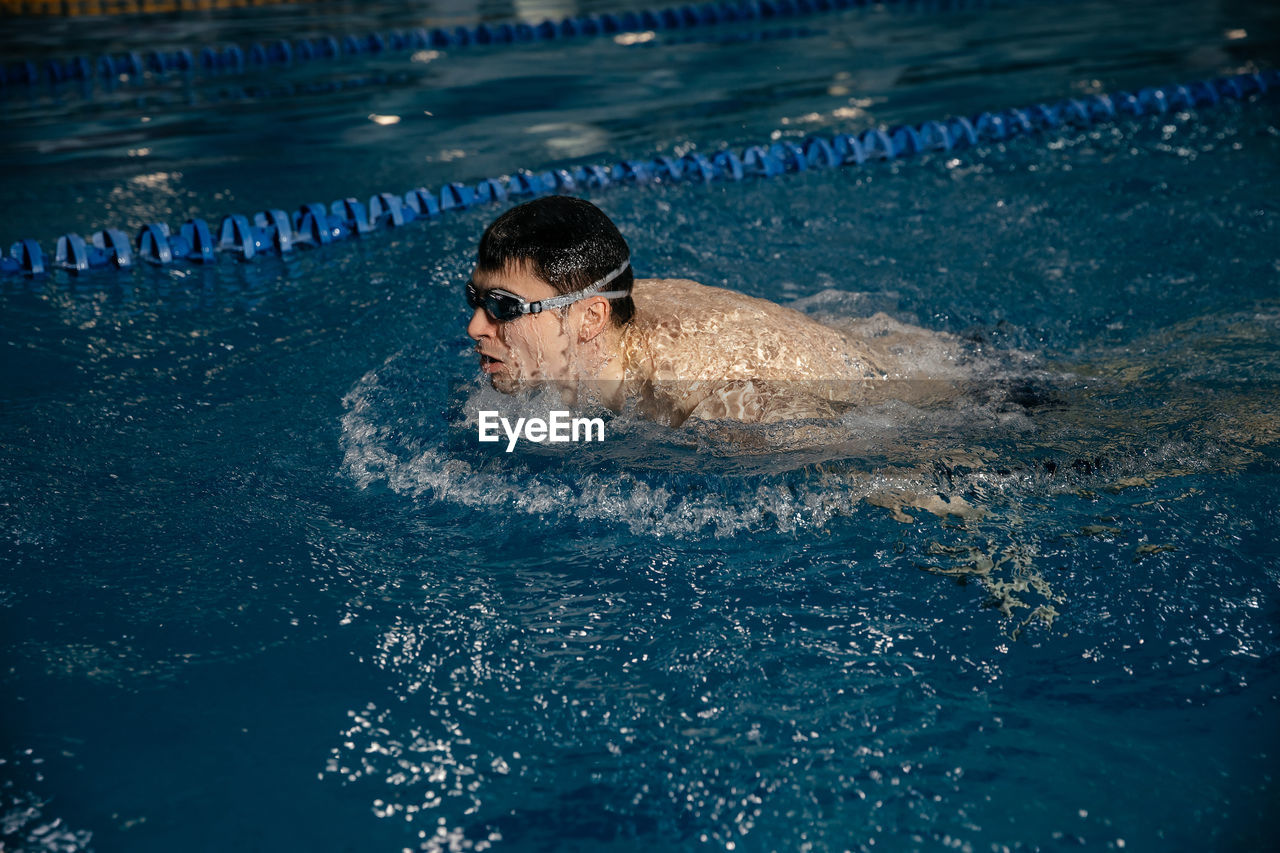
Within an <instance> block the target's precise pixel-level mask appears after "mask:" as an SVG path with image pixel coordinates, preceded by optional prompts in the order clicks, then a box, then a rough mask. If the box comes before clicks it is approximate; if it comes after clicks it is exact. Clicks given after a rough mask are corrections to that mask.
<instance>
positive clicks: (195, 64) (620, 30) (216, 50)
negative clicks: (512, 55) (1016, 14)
mask: <svg viewBox="0 0 1280 853" xmlns="http://www.w3.org/2000/svg"><path fill="white" fill-rule="evenodd" d="M915 2H918V0H720V2H705V3H702V4H700V5H693V4H686V5H682V6H670V7H667V8H664V9H655V10H644V11H639V12H621V13H613V12H603V13H600V14H586V15H574V16H570V17H567V18H564V19H562V20H559V21H553V20H550V19H548V20H544V21H543V22H542V23H539V24H530V23H524V22H515V23H511V22H503V23H492V24H491V23H481V24H477V25H475V26H472V27H467V26H457V27H453V28H450V29H446V28H444V27H435V28H433V29H426V28H417V29H411V30H391V31H388V32H382V33H369V34H367V35H347V36H343V37H342V38H338V37H337V36H321V37H316V38H303V39H293V40H290V39H276V40H274V41H269V42H266V43H265V44H264V43H254V44H250V45H248V46H247V47H246V46H242V45H239V44H231V45H225V46H221V47H217V46H207V47H203V48H198V49H196V50H192V49H189V48H179V49H177V50H148V51H143V52H138V51H131V52H128V53H116V54H104V55H100V56H96V57H94V56H86V55H82V56H73V57H71V58H69V59H58V58H54V59H49V60H47V61H46V62H44V64H43V65H42V66H37V65H36V63H34V62H32V61H30V60H24V61H20V62H12V63H8V64H6V65H5V66H4V67H3V68H0V88H3V87H6V86H23V85H25V86H33V85H36V84H39V83H41V82H49V83H55V84H56V83H63V82H66V81H69V80H85V81H89V80H94V79H95V78H100V79H103V80H116V81H118V80H120V79H122V78H125V79H131V80H137V79H141V78H143V77H144V76H145V75H147V74H150V75H153V76H154V77H156V78H164V77H165V76H166V75H168V74H170V73H180V74H190V75H195V74H205V75H210V74H240V73H244V72H245V71H246V70H249V71H252V70H259V69H266V68H271V67H284V66H289V65H293V64H295V63H300V62H314V61H323V60H335V59H342V58H345V57H352V56H361V55H364V56H377V55H381V54H388V53H404V52H413V51H419V50H433V49H436V50H439V49H445V48H465V47H472V46H502V45H513V44H522V43H530V42H538V41H557V40H562V39H576V38H587V37H596V36H610V37H612V36H616V35H622V34H624V33H642V32H651V31H652V32H660V31H664V30H686V29H692V28H695V27H707V26H716V25H720V24H733V23H743V22H750V21H770V20H776V19H779V18H795V17H802V16H807V15H816V14H821V13H826V12H838V11H844V10H846V9H853V8H859V7H864V6H874V5H879V4H886V5H888V4H892V5H899V4H913V3H915ZM954 2H956V3H958V4H962V5H963V4H965V3H970V4H971V3H974V2H980V0H954Z"/></svg>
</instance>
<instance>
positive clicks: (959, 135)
mask: <svg viewBox="0 0 1280 853" xmlns="http://www.w3.org/2000/svg"><path fill="white" fill-rule="evenodd" d="M1277 91H1280V71H1276V70H1269V71H1265V72H1261V73H1254V74H1240V75H1237V76H1234V77H1219V78H1216V79H1213V80H1203V81H1197V82H1195V83H1190V84H1180V85H1173V86H1166V87H1163V88H1146V89H1141V90H1139V91H1138V92H1126V91H1120V92H1114V93H1112V94H1100V95H1088V96H1085V97H1081V98H1069V99H1067V100H1063V101H1058V102H1057V103H1053V104H1035V105H1033V106H1031V107H1026V108H1022V109H1018V108H1013V109H1006V110H1003V111H1001V112H984V113H980V114H978V115H976V116H973V117H971V118H970V117H964V116H956V117H951V118H946V119H940V120H935V121H926V122H924V123H922V124H919V125H902V126H899V127H894V128H890V129H887V130H886V129H882V128H871V129H869V130H865V131H863V132H862V133H860V134H856V135H854V134H847V133H837V134H835V135H834V136H831V137H823V136H813V137H809V138H808V139H806V140H804V141H803V142H802V143H801V142H795V141H792V140H781V141H777V142H770V143H767V144H764V145H748V146H747V147H745V148H744V149H742V150H741V152H739V151H735V150H732V149H726V150H724V151H720V152H718V153H716V154H715V155H713V156H712V157H710V158H708V157H707V156H705V155H703V154H697V153H693V154H687V155H685V156H683V157H679V158H676V157H656V158H653V159H651V160H624V161H622V162H619V163H616V164H613V165H611V166H603V165H600V164H588V165H581V166H575V167H573V168H569V169H554V170H546V171H538V172H535V171H529V170H520V171H518V172H516V173H515V174H514V175H512V176H510V177H505V178H486V179H485V180H482V181H480V182H479V183H477V184H474V185H472V184H469V183H465V182H457V181H455V182H450V183H448V184H445V185H444V186H443V187H441V188H440V190H439V191H438V192H433V191H431V190H429V189H427V188H425V187H419V188H416V189H412V190H409V191H408V192H406V193H391V192H380V193H374V194H373V195H371V196H370V197H369V200H368V202H367V203H365V202H361V201H360V200H359V199H356V198H343V199H338V200H336V201H334V202H332V203H331V204H329V205H328V206H326V205H324V204H321V203H319V202H315V203H311V204H304V205H302V206H301V207H299V208H297V210H296V211H295V212H294V213H293V214H292V215H289V214H287V213H286V212H285V211H284V209H283V208H270V209H268V210H264V211H260V212H258V213H255V214H254V215H252V216H245V215H242V214H230V215H228V216H225V217H223V219H222V221H221V223H220V224H219V226H218V229H217V234H218V238H217V240H216V241H215V240H214V238H213V231H212V229H210V228H209V226H208V224H207V223H206V222H205V221H204V220H201V219H191V220H188V221H187V222H186V223H185V224H184V225H183V226H182V227H181V228H180V229H179V230H178V232H177V233H174V232H173V231H172V230H171V229H170V228H169V226H168V225H167V224H165V223H162V222H155V223H148V224H146V225H144V226H143V227H142V228H141V229H140V230H139V231H138V233H137V235H136V236H135V237H134V240H133V241H132V243H130V241H129V240H128V239H127V238H126V237H125V234H124V232H123V231H122V230H120V229H115V228H106V229H103V230H101V231H99V232H97V233H96V234H94V235H93V237H92V239H91V241H90V242H89V243H86V242H85V240H84V239H83V238H82V237H80V235H78V234H64V235H62V236H61V237H59V238H58V241H57V248H56V251H55V252H54V256H53V257H54V261H53V266H54V267H58V268H61V269H64V270H67V271H68V272H71V273H87V272H90V271H93V270H105V269H123V268H125V267H128V266H130V265H131V264H133V263H134V260H135V259H141V260H144V261H147V262H149V263H152V264H157V265H167V264H173V263H179V262H186V263H200V264H208V263H215V262H217V260H218V258H219V253H220V254H221V255H231V256H232V257H235V258H238V259H240V260H244V261H248V260H251V259H253V258H256V257H260V256H262V255H279V254H284V253H288V252H291V251H293V250H294V249H296V248H298V247H315V246H323V245H329V244H331V243H340V242H342V241H344V240H350V239H355V238H364V237H367V236H370V235H372V234H374V233H375V232H378V231H381V230H384V229H388V228H399V227H401V226H403V225H407V224H409V223H411V222H414V221H417V220H422V219H433V218H435V217H438V216H443V215H445V214H447V213H449V212H450V211H455V210H466V209H468V208H471V207H475V206H477V205H490V204H498V203H505V202H506V201H508V200H510V199H520V198H526V197H532V196H537V195H545V194H550V193H580V192H585V191H588V190H593V189H602V188H605V187H625V186H636V185H640V184H656V185H665V184H670V183H674V182H679V181H690V182H695V183H696V182H702V183H709V182H712V181H741V180H744V179H747V178H773V177H778V176H781V175H786V174H789V173H795V172H804V171H808V170H811V169H826V170H831V169H835V168H839V167H848V166H853V167H858V166H861V165H862V164H864V163H866V162H867V161H868V160H892V159H904V158H908V157H912V156H915V155H917V154H921V153H923V152H927V151H961V150H964V149H966V148H972V147H974V146H977V145H980V144H982V143H984V142H999V141H1003V140H1006V139H1012V138H1016V137H1019V136H1034V135H1039V134H1044V133H1048V132H1053V131H1055V130H1058V129H1060V128H1080V129H1083V128H1087V127H1090V126H1092V125H1095V124H1099V123H1105V122H1110V121H1115V120H1117V119H1119V118H1124V117H1129V116H1133V117H1137V116H1144V115H1160V114H1164V113H1166V112H1169V111H1176V110H1185V109H1200V108H1209V107H1213V106H1216V105H1217V104H1219V103H1220V102H1222V101H1224V100H1226V101H1238V102H1249V101H1251V100H1253V99H1255V98H1260V97H1262V96H1266V95H1274V94H1275V93H1276V92H1277ZM49 266H50V265H49V264H48V263H47V262H46V260H45V255H44V252H43V251H42V249H41V247H40V246H39V244H38V243H36V241H35V240H32V239H25V240H19V241H18V242H16V243H14V244H13V245H12V247H11V248H10V250H9V252H8V254H6V255H4V256H3V257H0V272H5V273H11V274H26V275H43V274H44V273H46V272H47V271H48V269H49Z"/></svg>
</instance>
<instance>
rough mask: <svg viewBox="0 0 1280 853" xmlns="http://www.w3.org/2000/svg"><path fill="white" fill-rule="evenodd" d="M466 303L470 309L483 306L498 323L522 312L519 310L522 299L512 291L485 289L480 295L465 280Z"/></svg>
mask: <svg viewBox="0 0 1280 853" xmlns="http://www.w3.org/2000/svg"><path fill="white" fill-rule="evenodd" d="M467 304H468V305H470V306H471V308H472V309H476V308H483V309H484V310H485V311H486V312H487V313H488V314H489V316H490V317H492V318H493V319H494V320H496V321H497V322H499V323H506V322H508V321H510V320H514V319H516V318H517V317H519V316H520V315H521V314H523V313H524V312H523V311H521V310H520V309H521V307H523V305H524V300H523V299H521V298H520V297H519V296H516V295H515V294H514V293H507V292H506V291H505V290H486V291H485V292H484V295H483V296H481V295H480V292H479V291H478V290H477V289H476V286H475V285H474V284H472V283H471V282H467Z"/></svg>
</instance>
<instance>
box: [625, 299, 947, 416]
mask: <svg viewBox="0 0 1280 853" xmlns="http://www.w3.org/2000/svg"><path fill="white" fill-rule="evenodd" d="M632 297H633V299H634V300H635V304H636V316H635V319H634V320H633V321H632V323H631V324H630V325H629V327H628V329H627V332H626V335H625V340H624V354H625V361H626V369H627V377H628V381H629V383H630V384H631V386H632V387H633V388H636V387H638V388H639V389H640V396H641V398H642V401H647V403H648V404H649V406H650V408H651V409H652V411H651V412H650V414H656V415H658V416H662V417H663V418H664V419H665V420H668V421H669V422H672V423H679V422H681V421H683V420H684V419H685V418H687V417H702V418H729V419H733V420H741V421H749V422H760V421H775V420H785V419H792V418H798V417H829V416H831V415H832V414H834V413H837V412H838V411H840V410H841V408H842V407H841V406H840V405H839V404H856V403H859V402H863V401H865V400H867V399H868V397H869V389H870V387H871V385H872V383H875V382H877V381H878V380H883V379H885V378H887V377H888V376H889V374H890V373H894V372H895V370H894V368H893V364H892V363H893V362H894V361H895V359H894V358H892V356H891V355H889V354H888V353H882V354H881V355H882V356H883V357H881V356H878V355H877V353H876V348H875V347H873V346H871V345H869V344H868V343H867V342H866V341H864V340H860V339H859V338H858V337H857V336H856V335H853V334H850V333H848V332H845V331H842V330H839V329H834V328H831V327H830V326H825V325H823V324H821V323H818V322H817V321H815V320H813V319H811V318H809V317H807V316H805V315H804V314H801V313H800V312H798V311H795V310H793V309H791V308H786V307H784V306H781V305H776V304H774V303H772V302H769V301H768V300H765V299H757V298H755V297H751V296H746V295H744V294H741V293H736V292H734V291H731V290H725V289H723V288H718V287H708V286H706V285H702V284H698V283H697V282H693V281H688V280H685V279H645V280H641V281H637V282H636V283H635V286H634V289H633V291H632ZM881 316H882V315H881ZM884 320H885V321H886V322H888V323H894V321H892V320H889V319H888V318H884ZM894 325H897V326H899V327H901V328H914V327H903V326H902V325H901V324H894ZM917 331H919V332H922V333H924V334H930V333H927V332H924V331H923V330H917ZM886 368H888V369H887V370H886ZM847 407H848V405H845V406H843V408H847Z"/></svg>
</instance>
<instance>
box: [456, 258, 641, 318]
mask: <svg viewBox="0 0 1280 853" xmlns="http://www.w3.org/2000/svg"><path fill="white" fill-rule="evenodd" d="M630 265H631V261H630V259H628V260H625V261H623V262H622V266H620V267H618V268H617V269H616V270H614V271H613V272H611V273H609V274H608V275H606V276H605V277H604V278H602V279H600V280H599V281H596V282H592V283H591V284H588V285H587V286H586V287H584V288H582V290H576V291H574V292H573V293H565V294H563V295H561V296H552V297H551V298H550V299H539V300H538V301H537V302H529V301H528V300H526V299H525V298H524V297H522V296H516V295H515V294H514V293H510V292H508V291H506V290H502V289H501V288H497V287H493V288H490V289H489V290H486V291H484V292H483V293H481V292H480V291H479V290H478V289H476V286H475V283H474V282H471V281H468V282H467V304H468V305H470V306H471V307H472V308H473V309H475V308H483V309H484V310H485V311H486V312H487V313H488V314H489V316H490V317H492V318H493V319H494V320H495V321H496V322H498V323H506V322H508V321H509V320H514V319H516V318H517V317H519V316H521V315H524V314H541V313H542V312H543V311H550V310H551V309H553V308H563V307H565V306H566V305H572V304H573V303H575V302H578V301H580V300H583V299H586V298H587V297H588V296H603V297H604V298H605V299H619V298H621V297H623V296H628V295H630V291H628V290H605V291H601V288H602V287H604V286H605V285H606V284H608V283H609V282H611V281H613V280H614V279H615V278H617V277H618V276H620V275H622V274H623V273H624V272H626V269H627V267H628V266H630Z"/></svg>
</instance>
